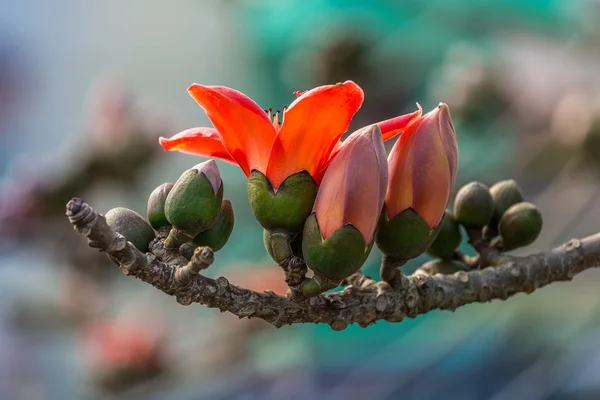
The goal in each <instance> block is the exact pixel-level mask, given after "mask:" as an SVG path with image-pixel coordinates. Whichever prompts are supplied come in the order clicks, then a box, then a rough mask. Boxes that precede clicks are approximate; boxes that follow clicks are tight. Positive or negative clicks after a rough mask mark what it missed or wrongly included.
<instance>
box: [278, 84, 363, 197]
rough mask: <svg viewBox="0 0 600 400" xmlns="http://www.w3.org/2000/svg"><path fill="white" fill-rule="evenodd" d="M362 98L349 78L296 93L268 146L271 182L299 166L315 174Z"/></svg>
mask: <svg viewBox="0 0 600 400" xmlns="http://www.w3.org/2000/svg"><path fill="white" fill-rule="evenodd" d="M363 98H364V94H363V91H362V89H361V88H360V87H359V86H358V85H357V84H356V83H354V82H352V81H346V82H344V83H338V84H335V85H327V86H320V87H317V88H315V89H312V90H309V91H308V92H305V93H303V94H302V95H301V96H300V97H298V98H297V99H296V100H295V101H294V102H293V103H292V104H291V105H290V107H289V108H288V109H287V110H286V111H285V113H284V119H283V125H282V126H281V130H280V131H279V134H278V135H277V137H276V139H275V142H274V143H273V148H272V150H271V155H270V158H269V165H268V167H267V177H268V178H269V180H270V181H271V183H272V184H273V186H274V187H276V188H277V187H278V186H279V185H280V184H281V183H282V182H283V181H284V180H285V178H287V177H288V176H290V175H292V174H294V173H296V172H300V171H302V170H306V171H307V172H308V173H309V174H311V175H312V176H313V178H316V177H315V175H316V174H317V172H318V171H319V170H321V169H322V168H324V167H325V165H326V163H327V162H328V161H329V155H330V154H331V152H332V151H333V149H334V147H335V146H336V144H337V142H338V141H339V139H340V137H341V136H342V135H343V134H344V132H346V131H347V130H348V126H350V121H351V120H352V117H353V116H354V114H355V113H356V112H357V111H358V109H359V108H360V106H361V105H362V102H363ZM315 180H317V179H315ZM317 183H319V180H317Z"/></svg>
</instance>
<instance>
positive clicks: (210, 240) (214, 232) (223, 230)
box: [193, 199, 234, 251]
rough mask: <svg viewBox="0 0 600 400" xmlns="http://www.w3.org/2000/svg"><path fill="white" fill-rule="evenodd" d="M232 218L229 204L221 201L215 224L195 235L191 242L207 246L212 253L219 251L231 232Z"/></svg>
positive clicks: (231, 209)
mask: <svg viewBox="0 0 600 400" xmlns="http://www.w3.org/2000/svg"><path fill="white" fill-rule="evenodd" d="M233 224H234V217H233V207H231V202H230V201H229V200H227V199H223V203H221V213H220V214H219V217H218V218H217V220H216V222H215V223H214V224H213V225H212V226H211V227H210V228H208V229H207V230H205V231H202V232H200V233H199V234H197V235H196V237H195V238H194V240H193V242H194V244H196V245H198V246H208V247H210V248H211V249H213V251H219V250H221V249H222V248H223V246H225V244H226V243H227V241H228V240H229V236H231V232H232V231H233Z"/></svg>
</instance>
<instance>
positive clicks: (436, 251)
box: [427, 210, 462, 260]
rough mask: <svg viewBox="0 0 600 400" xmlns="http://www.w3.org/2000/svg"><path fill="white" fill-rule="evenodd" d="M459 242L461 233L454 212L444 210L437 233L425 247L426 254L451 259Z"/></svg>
mask: <svg viewBox="0 0 600 400" xmlns="http://www.w3.org/2000/svg"><path fill="white" fill-rule="evenodd" d="M461 242H462V233H461V231H460V226H459V224H458V222H456V219H455V218H454V214H452V212H450V211H448V210H446V213H445V214H444V218H443V219H442V222H441V223H440V229H439V233H438V235H437V237H436V238H435V240H434V241H433V243H432V244H431V246H430V247H429V249H427V254H429V255H431V256H433V257H438V258H441V259H444V260H448V259H451V258H452V256H453V255H454V252H455V251H456V249H457V248H458V246H460V243H461Z"/></svg>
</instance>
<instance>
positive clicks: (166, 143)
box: [158, 136, 173, 151]
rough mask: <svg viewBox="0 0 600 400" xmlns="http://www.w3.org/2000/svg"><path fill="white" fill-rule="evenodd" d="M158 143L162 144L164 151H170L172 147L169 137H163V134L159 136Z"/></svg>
mask: <svg viewBox="0 0 600 400" xmlns="http://www.w3.org/2000/svg"><path fill="white" fill-rule="evenodd" d="M158 143H159V144H160V145H161V146H162V148H163V150H164V151H170V150H171V149H172V148H173V145H172V144H171V141H170V140H169V139H167V138H166V137H163V136H161V137H159V138H158Z"/></svg>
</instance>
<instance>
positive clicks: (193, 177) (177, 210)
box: [165, 160, 223, 248]
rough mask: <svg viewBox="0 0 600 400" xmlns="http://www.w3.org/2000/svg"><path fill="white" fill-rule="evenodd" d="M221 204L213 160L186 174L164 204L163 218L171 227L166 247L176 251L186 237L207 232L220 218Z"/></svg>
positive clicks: (176, 184) (221, 199)
mask: <svg viewBox="0 0 600 400" xmlns="http://www.w3.org/2000/svg"><path fill="white" fill-rule="evenodd" d="M222 201H223V182H222V181H221V176H220V174H219V170H218V168H217V165H216V163H215V162H214V161H213V160H209V161H206V162H203V163H201V164H198V165H197V166H195V167H193V168H191V169H188V170H187V171H185V172H184V173H183V174H182V175H181V177H180V178H179V179H178V180H177V182H175V185H174V186H173V188H172V189H171V191H170V192H169V194H168V195H167V199H166V202H165V216H166V218H167V220H168V221H169V223H170V224H171V226H172V227H173V229H172V230H171V233H170V234H169V238H167V242H169V243H165V244H166V245H167V246H168V247H170V248H175V247H179V246H180V245H181V244H183V243H184V242H185V241H187V240H185V238H186V237H187V238H188V239H191V238H193V237H194V236H195V235H197V234H198V233H200V232H201V231H204V230H206V229H208V228H210V227H211V226H212V225H213V224H214V223H215V221H216V220H217V218H218V217H219V214H220V212H221V203H222ZM172 234H173V235H172ZM175 236H177V237H175Z"/></svg>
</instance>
